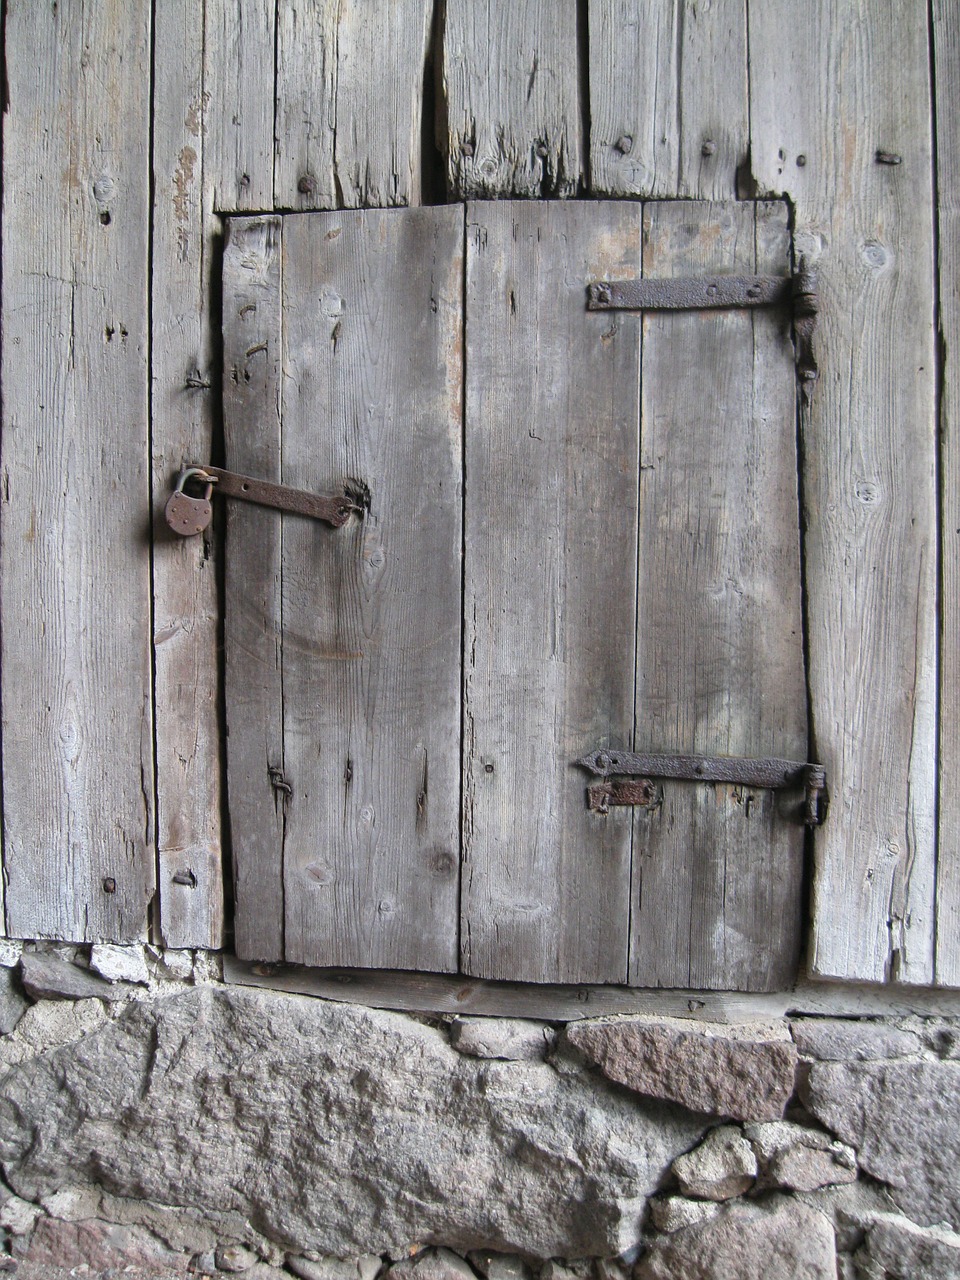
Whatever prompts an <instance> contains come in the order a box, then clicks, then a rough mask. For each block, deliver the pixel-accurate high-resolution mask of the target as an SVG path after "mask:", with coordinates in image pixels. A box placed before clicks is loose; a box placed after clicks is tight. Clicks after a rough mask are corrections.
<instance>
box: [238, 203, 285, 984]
mask: <svg viewBox="0 0 960 1280" xmlns="http://www.w3.org/2000/svg"><path fill="white" fill-rule="evenodd" d="M281 231H282V227H281V220H280V219H279V218H275V217H263V218H232V219H230V220H229V222H228V223H227V240H226V247H225V249H224V255H223V361H224V364H223V415H224V450H225V457H226V465H227V469H228V470H230V471H239V472H241V473H242V474H244V475H253V476H257V477H259V478H261V479H263V480H272V481H274V482H275V483H279V482H280V473H281V466H280V397H281V386H280V368H281V333H282V315H281V273H282V258H281V244H280V241H281ZM281 531H282V530H281V522H280V519H279V517H278V516H277V513H276V512H275V511H270V510H267V509H265V508H263V507H254V506H252V505H250V504H248V503H245V502H244V503H239V502H237V503H228V504H227V538H226V550H225V555H226V575H225V576H226V585H225V600H224V610H225V614H224V650H225V696H226V707H227V735H228V736H227V795H228V798H229V804H230V832H231V844H232V850H233V874H234V896H235V915H234V937H235V945H236V950H237V954H238V955H240V956H244V957H246V958H248V959H255V960H280V959H282V958H283V906H284V904H283V862H282V857H283V833H284V824H285V815H286V803H287V793H286V791H285V790H284V789H283V785H282V784H283V778H284V772H283V769H284V762H283V686H282V672H281V631H282V615H281V604H280V571H281V552H282V544H281Z"/></svg>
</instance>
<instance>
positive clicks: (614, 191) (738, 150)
mask: <svg viewBox="0 0 960 1280" xmlns="http://www.w3.org/2000/svg"><path fill="white" fill-rule="evenodd" d="M589 33H590V35H589V62H590V74H589V83H590V189H591V191H592V192H593V193H594V194H595V195H613V196H628V195H643V196H674V197H675V196H690V197H697V198H700V199H707V200H724V199H727V200H732V199H734V198H735V196H736V193H737V170H738V168H739V166H740V165H741V164H743V163H744V161H745V160H746V158H747V155H748V150H749V122H748V103H747V11H746V4H745V3H744V0H712V3H710V4H691V3H689V0H654V2H653V3H645V4H637V3H636V0H590V7H589Z"/></svg>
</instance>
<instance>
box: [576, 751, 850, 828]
mask: <svg viewBox="0 0 960 1280" xmlns="http://www.w3.org/2000/svg"><path fill="white" fill-rule="evenodd" d="M577 764H578V765H580V767H581V768H582V769H586V770H587V771H588V772H590V773H592V774H595V775H597V776H599V777H602V778H605V779H609V778H611V777H613V776H614V775H616V774H621V775H628V776H631V777H633V778H640V779H641V782H640V783H639V784H637V783H634V784H632V785H628V784H625V783H613V784H611V783H609V782H605V783H602V784H600V785H598V786H595V787H590V788H588V791H587V803H588V805H589V807H590V808H591V809H595V810H596V811H597V812H600V813H606V811H607V806H608V805H610V804H642V805H646V806H650V805H651V804H654V803H656V795H655V791H656V789H655V788H654V787H653V783H652V782H651V779H653V778H673V779H678V780H681V781H687V782H731V783H734V784H735V785H738V786H743V787H760V788H764V789H769V790H774V791H779V790H782V789H786V788H797V789H800V790H802V791H803V793H804V821H805V823H806V824H807V825H808V826H813V827H815V826H819V825H820V824H821V823H822V822H823V819H824V817H825V816H826V815H825V805H824V803H823V800H824V794H825V791H826V785H827V777H826V770H825V769H824V767H823V765H820V764H804V763H801V762H798V761H796V760H778V759H773V758H769V759H764V760H749V759H744V758H742V757H739V756H674V755H653V754H650V753H646V752H644V753H639V752H634V751H612V750H603V749H601V750H599V751H593V752H591V753H590V754H589V755H586V756H583V757H582V758H581V759H579V760H578V761H577Z"/></svg>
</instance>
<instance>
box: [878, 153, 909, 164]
mask: <svg viewBox="0 0 960 1280" xmlns="http://www.w3.org/2000/svg"><path fill="white" fill-rule="evenodd" d="M876 160H877V164H902V163H903V157H902V156H898V155H897V153H896V152H895V151H878V152H877V156H876Z"/></svg>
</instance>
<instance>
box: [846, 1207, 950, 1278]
mask: <svg viewBox="0 0 960 1280" xmlns="http://www.w3.org/2000/svg"><path fill="white" fill-rule="evenodd" d="M856 1263H857V1272H858V1276H859V1277H860V1280H900V1277H904V1278H906V1280H960V1235H956V1234H955V1233H954V1232H952V1231H945V1230H943V1229H941V1228H937V1227H918V1226H917V1225H916V1224H915V1223H913V1222H910V1220H909V1219H908V1218H901V1217H899V1216H896V1215H893V1214H891V1215H889V1216H884V1217H883V1218H878V1219H876V1220H875V1221H874V1222H873V1223H871V1225H870V1228H869V1230H868V1231H867V1236H866V1239H865V1241H864V1243H863V1247H862V1248H860V1249H859V1250H858V1251H857V1253H856Z"/></svg>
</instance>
